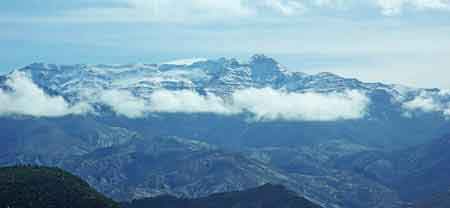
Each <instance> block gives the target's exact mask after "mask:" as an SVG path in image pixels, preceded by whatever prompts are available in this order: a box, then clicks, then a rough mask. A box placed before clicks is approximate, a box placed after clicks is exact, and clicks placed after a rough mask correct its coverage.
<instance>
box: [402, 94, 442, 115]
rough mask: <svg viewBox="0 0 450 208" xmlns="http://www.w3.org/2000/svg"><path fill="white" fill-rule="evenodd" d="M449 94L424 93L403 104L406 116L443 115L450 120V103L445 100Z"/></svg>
mask: <svg viewBox="0 0 450 208" xmlns="http://www.w3.org/2000/svg"><path fill="white" fill-rule="evenodd" d="M447 96H448V92H445V91H440V92H423V93H421V94H420V95H417V96H416V97H415V98H414V99H412V100H409V101H407V102H404V103H403V104H402V107H403V109H404V110H405V115H406V116H412V115H413V113H415V112H425V113H433V112H434V113H441V114H442V115H443V116H445V117H447V118H450V102H449V101H446V100H443V99H442V98H443V97H447Z"/></svg>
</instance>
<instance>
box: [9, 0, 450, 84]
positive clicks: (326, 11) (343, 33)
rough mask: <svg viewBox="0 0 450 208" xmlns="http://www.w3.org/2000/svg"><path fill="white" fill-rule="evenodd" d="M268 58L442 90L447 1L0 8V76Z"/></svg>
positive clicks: (40, 0) (448, 47) (224, 0)
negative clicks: (35, 68) (47, 66)
mask: <svg viewBox="0 0 450 208" xmlns="http://www.w3.org/2000/svg"><path fill="white" fill-rule="evenodd" d="M254 53H265V54H267V55H269V56H273V57H274V58H276V59H277V60H279V62H281V63H282V64H284V65H286V66H288V67H289V68H290V69H292V70H298V71H304V72H308V73H315V72H320V71H330V72H334V73H337V74H340V75H343V76H348V77H356V78H359V79H361V80H364V81H383V82H388V83H399V84H406V85H411V86H417V87H441V88H450V79H449V77H450V67H449V66H450V0H365V1H363V0H358V1H357V0H70V1H62V0H14V1H1V2H0V72H3V73H5V72H8V71H10V70H12V69H14V68H17V67H20V66H23V65H26V64H29V63H32V62H49V63H60V64H65V63H135V62H144V63H158V62H165V61H168V60H172V59H179V58H191V57H205V58H218V57H222V56H226V57H236V58H239V59H247V58H248V57H249V56H250V55H252V54H254Z"/></svg>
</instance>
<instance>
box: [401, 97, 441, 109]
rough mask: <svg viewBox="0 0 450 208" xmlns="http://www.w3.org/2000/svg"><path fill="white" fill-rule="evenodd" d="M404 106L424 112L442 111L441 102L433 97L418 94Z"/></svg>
mask: <svg viewBox="0 0 450 208" xmlns="http://www.w3.org/2000/svg"><path fill="white" fill-rule="evenodd" d="M403 107H404V108H405V109H407V110H410V111H414V110H421V111H424V112H436V111H441V108H442V107H441V104H440V103H438V102H436V101H435V100H434V99H433V98H431V97H423V96H417V97H416V98H414V99H413V100H411V101H408V102H405V103H403Z"/></svg>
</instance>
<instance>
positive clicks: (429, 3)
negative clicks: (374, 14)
mask: <svg viewBox="0 0 450 208" xmlns="http://www.w3.org/2000/svg"><path fill="white" fill-rule="evenodd" d="M376 4H377V5H378V6H379V7H380V9H381V12H382V14H384V15H387V16H393V15H398V14H400V13H402V11H403V10H404V9H405V8H407V7H412V8H415V9H418V10H428V9H431V10H449V9H450V1H448V0H376Z"/></svg>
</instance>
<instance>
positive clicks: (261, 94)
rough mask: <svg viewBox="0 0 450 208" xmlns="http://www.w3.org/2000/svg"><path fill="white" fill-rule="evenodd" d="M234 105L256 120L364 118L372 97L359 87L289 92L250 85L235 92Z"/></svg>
mask: <svg viewBox="0 0 450 208" xmlns="http://www.w3.org/2000/svg"><path fill="white" fill-rule="evenodd" d="M233 101H234V105H235V106H236V107H238V108H241V109H243V110H246V111H248V112H251V113H252V114H254V115H255V119H256V120H262V121H267V120H293V121H334V120H340V119H360V118H363V117H364V116H365V114H366V110H367V106H368V105H369V103H370V100H369V99H368V98H367V97H366V96H365V94H363V93H361V92H358V91H346V92H343V93H328V94H322V93H314V92H306V93H287V92H281V91H277V90H273V89H270V88H265V89H247V90H242V91H238V92H236V93H234V94H233Z"/></svg>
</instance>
